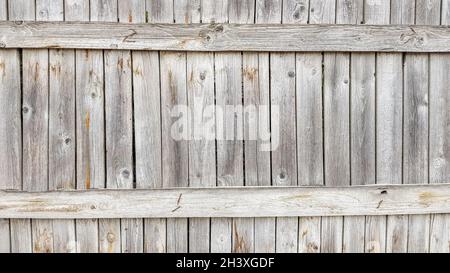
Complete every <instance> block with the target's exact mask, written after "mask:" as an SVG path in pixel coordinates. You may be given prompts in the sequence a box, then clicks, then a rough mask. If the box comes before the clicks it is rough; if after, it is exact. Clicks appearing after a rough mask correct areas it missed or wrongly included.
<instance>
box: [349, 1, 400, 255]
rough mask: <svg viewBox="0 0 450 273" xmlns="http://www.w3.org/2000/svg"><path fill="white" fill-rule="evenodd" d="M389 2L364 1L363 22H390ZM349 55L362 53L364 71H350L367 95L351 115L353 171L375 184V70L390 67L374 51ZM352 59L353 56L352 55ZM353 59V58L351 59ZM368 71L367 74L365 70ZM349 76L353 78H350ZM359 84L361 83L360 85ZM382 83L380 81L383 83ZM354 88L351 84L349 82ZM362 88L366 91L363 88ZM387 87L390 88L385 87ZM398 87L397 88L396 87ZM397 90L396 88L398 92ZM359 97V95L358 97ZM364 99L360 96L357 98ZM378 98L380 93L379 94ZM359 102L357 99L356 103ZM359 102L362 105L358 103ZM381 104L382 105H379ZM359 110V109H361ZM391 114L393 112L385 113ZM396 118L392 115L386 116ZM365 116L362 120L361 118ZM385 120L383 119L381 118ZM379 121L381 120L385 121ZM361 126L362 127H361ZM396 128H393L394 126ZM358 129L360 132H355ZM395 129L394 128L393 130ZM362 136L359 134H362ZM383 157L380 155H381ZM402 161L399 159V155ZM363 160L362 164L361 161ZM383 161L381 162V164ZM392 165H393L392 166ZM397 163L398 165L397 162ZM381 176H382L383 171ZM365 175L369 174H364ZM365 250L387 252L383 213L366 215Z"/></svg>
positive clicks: (354, 69) (355, 67)
mask: <svg viewBox="0 0 450 273" xmlns="http://www.w3.org/2000/svg"><path fill="white" fill-rule="evenodd" d="M390 14H391V12H390V1H384V0H371V1H366V2H365V6H364V22H365V23H366V24H389V22H390ZM352 56H364V62H365V64H361V65H364V66H365V72H363V73H359V72H357V70H359V67H358V66H354V67H352V73H353V71H355V73H356V74H361V75H362V77H357V79H356V81H358V82H359V83H358V84H357V85H356V86H355V87H356V88H355V91H356V92H357V93H361V91H363V92H365V93H366V94H363V96H364V98H366V99H367V100H366V103H365V102H364V99H362V100H358V98H356V99H355V102H356V104H358V105H357V106H356V107H355V108H357V109H356V110H357V111H356V112H353V113H352V114H355V117H357V116H359V117H363V118H357V120H359V121H362V122H361V123H358V122H357V124H356V127H357V130H356V133H357V135H358V136H359V139H358V138H357V137H354V136H353V135H352V137H351V139H352V142H353V143H356V145H357V147H358V143H360V144H361V146H360V147H361V148H362V149H361V150H360V149H358V148H359V147H358V148H357V150H358V152H359V151H361V155H362V157H360V160H359V159H357V158H358V157H359V156H358V157H357V158H356V159H357V161H356V162H355V161H352V170H353V169H355V168H354V166H355V164H356V166H357V167H362V168H363V172H362V173H359V174H360V175H358V177H359V178H362V179H363V180H362V181H361V182H363V181H364V183H365V184H375V183H379V182H378V175H379V173H377V170H376V166H378V163H377V162H376V160H379V158H377V156H376V155H377V153H376V152H377V151H376V149H377V148H378V147H377V145H376V143H377V141H376V134H377V132H376V126H377V125H376V121H377V116H376V115H377V113H376V109H377V106H378V105H377V92H378V90H379V88H377V85H376V83H377V82H376V79H375V75H376V70H377V69H382V70H383V69H386V68H387V69H389V67H386V65H389V63H388V64H385V63H380V62H379V61H378V57H379V55H375V54H354V55H352ZM352 58H353V57H352ZM352 60H353V59H352ZM381 60H383V57H381ZM366 72H367V73H366ZM353 79H354V78H353V76H352V81H353ZM359 84H361V85H362V86H359ZM382 84H383V83H382ZM352 89H353V84H352ZM364 89H365V90H364ZM388 90H390V89H388ZM399 90H400V89H399ZM399 90H396V91H397V92H398V91H399ZM385 91H386V90H383V91H381V92H385ZM354 97H355V96H354V94H353V92H352V99H353V98H354ZM357 97H359V96H357ZM360 98H363V97H360ZM378 98H380V96H378ZM381 98H382V99H386V98H390V97H389V96H387V97H381ZM357 101H358V102H357ZM361 102H362V105H361ZM384 103H386V105H389V101H387V102H384V101H383V104H384ZM351 105H352V107H353V106H354V105H355V103H353V101H352V102H351ZM382 107H383V106H382ZM360 111H361V112H360ZM388 113H392V112H388ZM392 117H394V118H395V115H393V116H391V117H386V118H388V120H389V118H392ZM364 119H365V120H364ZM384 121H385V120H384ZM384 121H382V122H384ZM353 128H355V126H354V125H353V123H352V129H353ZM360 129H362V130H360ZM394 130H395V128H394ZM358 131H359V132H358ZM394 132H395V131H394ZM361 136H362V137H361ZM351 149H352V152H353V151H354V146H352V148H351ZM381 157H383V155H381ZM400 161H401V158H400ZM360 163H363V164H360ZM381 164H383V163H381ZM394 166H395V165H394ZM397 166H398V164H397ZM380 175H382V176H383V175H384V174H383V173H382V174H380ZM367 176H368V177H367ZM353 181H354V177H352V183H353ZM365 225H366V226H365V244H364V245H365V250H364V251H365V252H368V253H374V252H377V253H378V252H385V251H386V217H385V216H367V217H366V224H365Z"/></svg>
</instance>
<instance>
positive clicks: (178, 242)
mask: <svg viewBox="0 0 450 273" xmlns="http://www.w3.org/2000/svg"><path fill="white" fill-rule="evenodd" d="M150 2H151V3H149V1H147V9H149V10H150V12H149V14H150V18H151V19H149V21H150V22H154V21H157V22H164V23H173V22H174V6H173V3H170V2H172V1H160V0H153V1H150ZM163 2H164V3H163ZM160 65H161V68H160V69H161V107H162V108H161V121H162V128H161V129H162V136H163V137H162V162H163V163H164V164H163V166H162V178H163V179H162V181H163V187H183V186H184V187H186V186H188V185H189V170H188V164H189V163H188V162H189V151H188V149H189V147H188V143H187V142H186V141H185V140H175V139H174V138H173V136H171V134H170V132H171V126H172V124H173V122H174V121H175V120H176V117H173V116H172V113H171V111H172V109H173V107H176V106H178V105H182V106H183V105H184V106H187V90H186V53H181V52H180V53H179V52H161V53H160ZM178 117H179V122H181V123H183V122H184V124H185V125H186V124H187V121H188V119H187V116H185V115H183V114H181V115H180V116H178ZM184 129H187V128H184ZM166 236H167V237H166V244H167V246H166V251H167V252H170V253H173V252H176V253H180V252H187V251H188V219H167V224H166Z"/></svg>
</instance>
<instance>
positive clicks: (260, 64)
mask: <svg viewBox="0 0 450 273" xmlns="http://www.w3.org/2000/svg"><path fill="white" fill-rule="evenodd" d="M255 4H256V10H255V23H256V24H263V23H269V22H275V23H276V22H281V8H280V7H281V6H280V5H281V1H278V0H256V3H255ZM257 55H258V56H257V58H258V59H257V60H252V61H250V60H249V59H250V58H253V57H251V56H252V55H250V54H249V53H247V54H245V55H244V57H243V69H244V70H243V84H244V105H248V104H249V103H254V104H255V105H265V106H266V107H267V106H270V57H269V53H258V54H257ZM256 62H257V65H256ZM246 69H247V70H246ZM255 69H256V70H255ZM253 71H255V73H253ZM256 71H257V73H256ZM253 75H254V76H253ZM252 76H253V77H252ZM255 76H257V77H255ZM256 81H258V82H256ZM251 83H252V84H251ZM253 84H254V85H253ZM256 84H257V86H255V85H256ZM249 89H251V90H252V91H253V92H249ZM269 110H270V109H269ZM265 118H266V119H267V121H266V122H264V123H260V124H259V126H260V127H259V128H258V129H259V130H265V131H270V122H271V121H270V113H269V114H268V115H267V116H266V117H265ZM250 122H251V121H248V122H246V119H244V128H246V127H245V126H247V124H248V125H249V126H251V123H250ZM244 134H245V132H244ZM270 138H271V136H267V135H265V136H264V140H265V141H264V145H265V146H266V147H268V146H267V145H271V143H270ZM254 144H259V147H258V146H256V147H255V145H254ZM262 147H263V146H262V143H261V142H256V143H251V142H249V141H246V142H245V145H244V149H245V150H244V155H245V161H244V164H245V165H244V166H245V170H244V171H245V185H247V186H270V185H272V173H271V152H270V151H266V152H263V151H262ZM275 225H276V223H275V218H255V231H254V236H255V238H254V244H255V252H262V253H273V252H275V246H276V238H275V233H276V232H275V229H276V226H275Z"/></svg>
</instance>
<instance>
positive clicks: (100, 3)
mask: <svg viewBox="0 0 450 273" xmlns="http://www.w3.org/2000/svg"><path fill="white" fill-rule="evenodd" d="M117 7H118V6H117V0H91V1H90V19H91V21H95V22H102V21H107V22H117V21H118V10H117ZM108 53H110V52H108ZM108 53H107V52H104V53H103V60H104V64H103V67H98V69H104V70H103V71H104V76H103V77H104V84H105V85H104V88H105V90H104V94H105V97H104V104H105V110H104V111H105V115H106V116H107V117H110V118H112V115H111V113H110V111H115V109H111V108H109V107H108V106H107V104H108V102H107V99H108V97H107V93H110V95H113V94H112V92H113V91H114V90H119V89H120V88H121V87H120V86H119V85H118V84H117V82H111V81H110V80H109V78H113V79H114V80H117V79H118V78H121V77H120V76H121V75H120V73H119V72H118V71H120V65H119V63H118V62H117V61H118V59H119V58H118V56H116V57H117V60H116V63H114V64H112V63H109V65H108V63H107V59H108V57H114V56H110V55H108ZM114 54H119V53H113V54H112V55H114ZM110 61H111V60H110ZM113 62H114V61H113ZM123 64H124V65H128V64H127V63H126V62H125V63H123ZM98 66H100V64H99V65H98ZM116 66H117V68H116ZM115 69H116V70H115ZM114 71H116V73H117V74H115V73H114ZM127 76H128V77H130V76H129V75H126V76H124V79H123V80H124V81H121V82H123V84H124V85H126V84H127V83H128V81H127ZM107 81H108V83H109V84H110V85H108V86H107V85H106V82H107ZM111 88H113V89H114V90H111ZM110 90H111V91H110ZM127 90H129V89H127ZM128 96H131V94H128ZM113 101H114V100H113ZM116 103H117V102H116ZM112 120H114V118H113V119H112ZM109 121H110V120H109ZM114 121H115V120H114ZM119 121H120V119H119V120H118V122H119ZM110 126H111V125H110V124H109V125H108V120H106V117H105V134H107V133H108V128H110ZM116 137H119V138H120V136H119V135H116ZM105 140H106V143H108V142H110V143H111V141H110V139H109V138H106V139H105ZM106 143H105V149H106V155H105V162H106V163H105V176H106V181H105V186H106V187H107V188H109V187H112V188H117V187H114V186H113V185H111V184H113V183H114V182H115V181H116V180H115V178H114V175H115V174H112V173H111V169H108V156H110V155H111V153H112V152H113V151H111V148H110V147H107V145H106ZM108 150H109V153H108ZM119 154H120V152H119ZM120 156H122V155H120ZM110 158H111V157H110ZM121 158H122V159H124V160H127V159H126V158H125V156H123V157H121ZM109 162H110V163H111V161H109ZM125 174H128V176H130V174H131V173H127V172H125ZM129 184H130V183H129ZM120 236H121V230H120V220H119V219H100V220H99V223H98V238H99V242H98V244H99V247H98V251H99V252H109V253H110V252H120V251H121V245H120V244H121V237H120Z"/></svg>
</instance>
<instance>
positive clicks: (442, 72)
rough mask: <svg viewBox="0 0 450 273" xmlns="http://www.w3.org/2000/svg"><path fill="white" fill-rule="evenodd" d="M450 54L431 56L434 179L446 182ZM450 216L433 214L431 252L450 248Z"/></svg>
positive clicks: (445, 20)
mask: <svg viewBox="0 0 450 273" xmlns="http://www.w3.org/2000/svg"><path fill="white" fill-rule="evenodd" d="M441 10H442V17H441V24H442V25H448V24H450V1H448V0H444V1H442V7H441ZM449 69H450V56H449V55H448V54H442V55H438V54H431V56H430V71H429V73H430V91H429V92H430V135H429V137H430V139H429V147H430V158H429V160H430V183H442V182H443V180H445V179H448V178H449V177H450V143H449V142H448V136H449V135H450V112H449V109H450V92H449V84H450V82H449V77H448V72H449V71H450V70H449ZM449 231H450V216H449V215H432V216H431V224H430V252H431V253H435V252H443V253H448V252H450V245H449V243H448V242H449V241H450V232H449Z"/></svg>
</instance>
